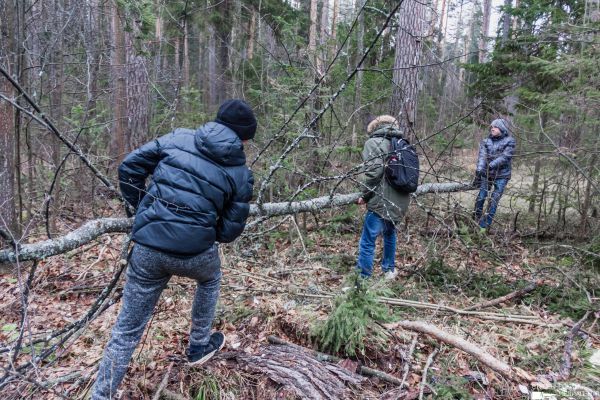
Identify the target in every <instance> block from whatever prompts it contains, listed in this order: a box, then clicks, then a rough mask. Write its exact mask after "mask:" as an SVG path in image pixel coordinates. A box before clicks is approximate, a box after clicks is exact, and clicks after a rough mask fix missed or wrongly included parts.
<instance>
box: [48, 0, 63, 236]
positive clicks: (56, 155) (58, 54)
mask: <svg viewBox="0 0 600 400" xmlns="http://www.w3.org/2000/svg"><path fill="white" fill-rule="evenodd" d="M61 9H62V7H60V6H59V4H58V0H55V2H54V5H53V10H52V11H51V15H52V16H53V20H54V21H55V23H57V24H58V25H59V26H62V24H63V22H64V18H63V14H62V10H61ZM52 13H53V14H52ZM62 39H63V38H61V37H58V38H56V37H53V38H52V40H53V41H54V42H55V43H56V44H55V45H54V47H53V48H51V50H50V63H49V66H48V67H49V70H50V72H49V76H50V80H49V84H50V88H49V89H50V90H49V93H48V94H49V97H50V116H51V117H52V120H53V121H54V124H55V125H56V127H57V128H58V129H59V130H62V129H61V128H62V126H63V118H64V111H63V89H64V60H63V54H62V47H61V46H62V43H63V40H62ZM48 137H49V138H50V142H51V149H52V164H53V168H54V169H55V170H56V169H58V166H59V165H60V163H61V161H62V142H61V141H60V139H58V138H57V137H56V136H55V135H49V136H48ZM60 176H61V173H58V175H57V177H56V184H55V185H54V190H53V192H52V194H51V197H50V199H49V200H48V201H50V202H51V207H50V220H49V228H50V232H56V216H57V213H58V210H59V205H60V195H61V185H60V181H61V178H60Z"/></svg>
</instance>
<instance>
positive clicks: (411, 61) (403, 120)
mask: <svg viewBox="0 0 600 400" xmlns="http://www.w3.org/2000/svg"><path fill="white" fill-rule="evenodd" d="M425 11H426V5H425V3H423V2H420V1H417V0H404V2H403V3H402V7H401V8H400V11H399V26H398V30H397V32H396V43H395V46H396V49H395V50H396V55H395V59H394V73H393V77H392V81H393V84H394V90H393V94H392V106H391V109H392V112H393V113H394V114H395V115H397V119H398V123H399V125H400V129H401V130H402V131H404V132H405V134H407V133H409V132H411V131H412V129H413V126H414V123H415V120H416V113H417V92H418V81H419V70H418V68H410V67H416V66H417V65H418V64H419V60H420V58H421V49H422V44H423V37H422V36H423V34H424V28H425V25H426V24H425V23H424V20H425Z"/></svg>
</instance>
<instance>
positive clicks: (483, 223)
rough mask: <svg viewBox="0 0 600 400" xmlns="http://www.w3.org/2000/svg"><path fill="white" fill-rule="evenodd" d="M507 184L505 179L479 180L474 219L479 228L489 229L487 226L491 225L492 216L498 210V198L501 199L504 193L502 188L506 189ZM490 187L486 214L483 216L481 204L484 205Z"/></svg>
mask: <svg viewBox="0 0 600 400" xmlns="http://www.w3.org/2000/svg"><path fill="white" fill-rule="evenodd" d="M507 183H508V179H506V178H498V179H495V180H487V179H486V178H483V179H482V180H481V185H480V187H479V194H478V195H477V200H476V201H475V219H476V220H477V222H478V223H479V226H480V227H482V228H489V226H490V225H492V221H493V220H494V215H495V214H496V210H497V209H498V203H500V198H501V197H502V193H504V188H506V184H507ZM492 187H493V191H492V194H491V196H490V200H489V202H488V207H487V212H486V213H485V215H484V214H483V204H484V203H485V199H486V198H487V197H488V194H489V192H490V189H492Z"/></svg>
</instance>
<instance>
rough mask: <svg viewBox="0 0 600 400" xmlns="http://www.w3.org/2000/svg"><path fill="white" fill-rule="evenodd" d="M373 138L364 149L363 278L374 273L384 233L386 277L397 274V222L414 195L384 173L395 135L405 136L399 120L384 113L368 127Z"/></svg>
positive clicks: (359, 262)
mask: <svg viewBox="0 0 600 400" xmlns="http://www.w3.org/2000/svg"><path fill="white" fill-rule="evenodd" d="M367 133H368V134H369V139H367V141H366V142H365V145H364V149H363V152H362V158H363V161H364V169H363V172H364V179H363V181H362V182H361V192H362V195H361V197H360V198H359V199H358V204H365V205H366V206H367V213H366V215H365V221H364V224H363V230H362V235H361V238H360V243H359V252H358V260H357V265H356V267H357V269H358V272H359V273H360V275H361V276H362V277H363V278H368V277H370V276H371V275H372V273H373V258H374V255H375V242H376V240H377V237H378V236H379V235H382V236H383V259H382V261H381V268H382V270H383V272H384V275H385V278H386V279H389V280H391V279H394V278H395V277H396V275H397V271H396V265H395V258H396V224H398V223H400V222H401V221H402V219H403V217H404V214H405V213H406V210H407V209H408V205H409V202H410V197H409V195H408V194H406V193H401V192H399V191H397V190H395V189H394V188H393V187H391V186H390V185H389V183H388V182H387V181H386V179H385V176H384V167H385V160H386V157H387V155H388V154H389V153H390V150H391V140H390V139H391V138H393V137H402V132H401V131H400V129H399V128H398V121H397V120H396V119H395V118H394V117H392V116H390V115H380V116H379V117H377V118H375V119H374V120H373V121H371V123H369V125H368V127H367Z"/></svg>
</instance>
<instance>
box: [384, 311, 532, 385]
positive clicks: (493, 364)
mask: <svg viewBox="0 0 600 400" xmlns="http://www.w3.org/2000/svg"><path fill="white" fill-rule="evenodd" d="M386 328H387V329H396V328H403V329H407V330H410V331H413V332H419V333H423V334H426V335H429V336H431V337H433V338H435V339H437V340H439V341H440V342H444V343H446V344H448V345H450V346H453V347H456V348H457V349H460V350H462V351H464V352H465V353H468V354H470V355H472V356H473V357H475V358H476V359H477V360H479V361H480V362H481V363H483V364H485V365H486V366H488V367H489V368H491V369H493V370H494V371H496V372H498V373H500V374H501V375H502V376H504V377H505V378H507V379H510V380H512V381H517V382H519V381H523V380H525V381H527V382H533V381H535V379H536V378H535V377H534V376H533V375H531V374H530V373H528V372H526V371H523V370H522V369H520V368H514V367H511V366H510V365H508V364H507V363H505V362H504V361H502V360H499V359H497V358H496V357H494V356H492V355H491V354H489V353H488V352H486V351H485V350H483V349H482V348H481V347H479V346H477V345H476V344H474V343H471V342H469V341H466V340H465V339H463V338H461V337H460V336H456V335H453V334H451V333H448V332H444V331H443V330H441V329H439V328H438V327H436V326H434V325H432V324H429V323H427V322H423V321H408V320H404V321H399V322H395V323H392V324H388V325H386Z"/></svg>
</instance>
